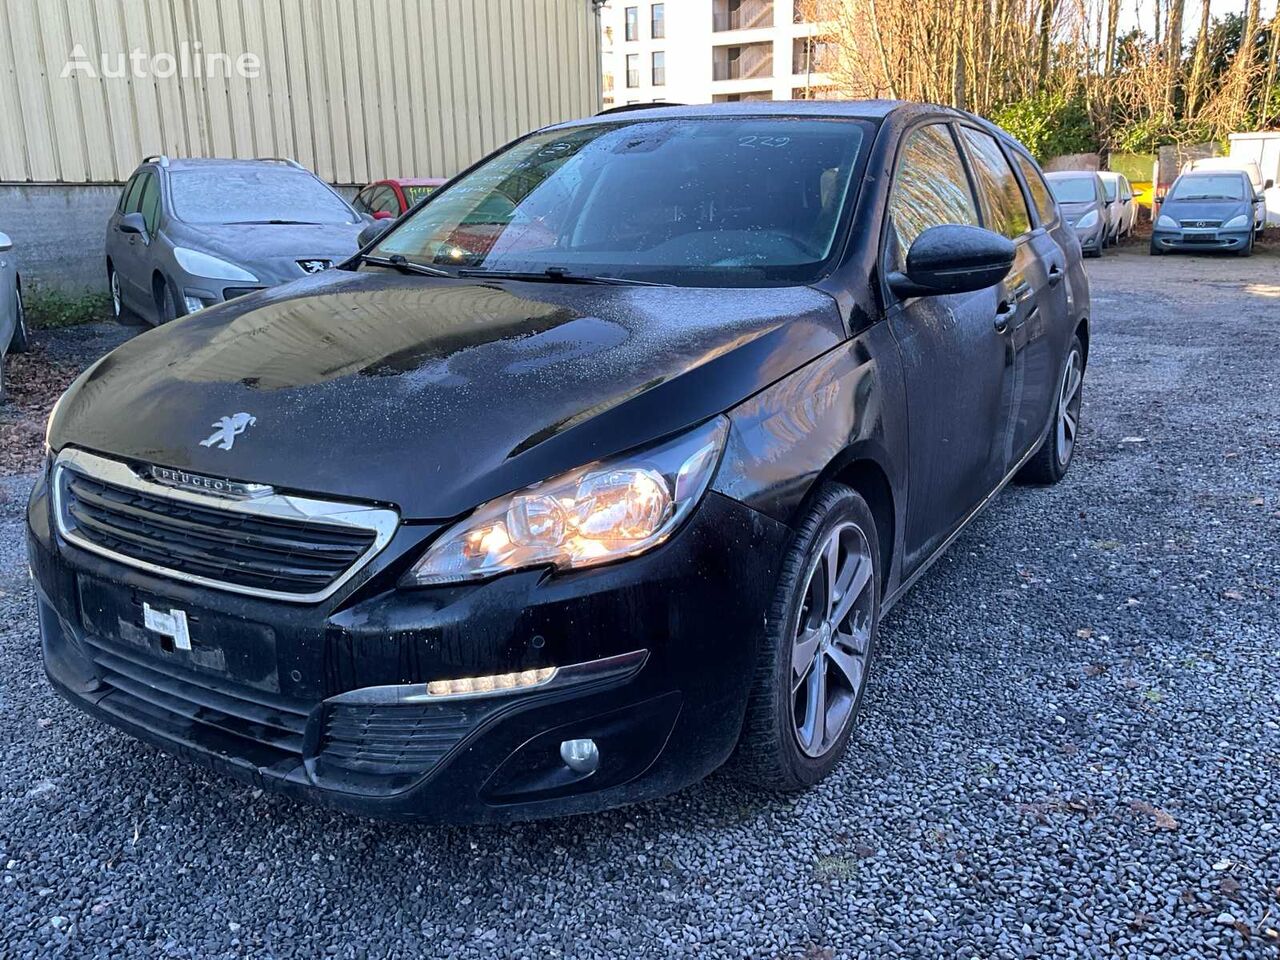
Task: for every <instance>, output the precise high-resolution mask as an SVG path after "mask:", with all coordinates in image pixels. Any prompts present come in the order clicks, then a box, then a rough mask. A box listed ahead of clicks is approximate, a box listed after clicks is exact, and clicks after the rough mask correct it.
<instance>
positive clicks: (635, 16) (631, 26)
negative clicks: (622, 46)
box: [625, 7, 640, 40]
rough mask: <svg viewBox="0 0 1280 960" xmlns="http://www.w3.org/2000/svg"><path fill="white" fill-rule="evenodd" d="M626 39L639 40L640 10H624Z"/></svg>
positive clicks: (629, 8)
mask: <svg viewBox="0 0 1280 960" xmlns="http://www.w3.org/2000/svg"><path fill="white" fill-rule="evenodd" d="M626 18H627V20H626V34H625V36H626V39H628V40H638V39H640V8H639V7H627V9H626Z"/></svg>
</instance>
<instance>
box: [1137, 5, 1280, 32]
mask: <svg viewBox="0 0 1280 960" xmlns="http://www.w3.org/2000/svg"><path fill="white" fill-rule="evenodd" d="M1155 2H1156V0H1123V2H1122V3H1121V6H1120V32H1121V33H1124V32H1125V31H1127V30H1130V29H1132V28H1133V27H1135V26H1137V25H1139V24H1141V25H1142V26H1143V27H1144V28H1146V30H1147V32H1148V33H1150V32H1151V26H1152V24H1153V22H1154V19H1155V18H1154V16H1153V15H1152V11H1153V10H1154V9H1155ZM1244 4H1245V0H1210V15H1211V16H1215V17H1217V16H1222V15H1224V14H1228V13H1243V12H1244ZM1184 9H1185V12H1184V13H1183V15H1182V18H1183V24H1184V31H1185V33H1186V35H1187V36H1188V37H1190V36H1194V35H1195V33H1196V31H1198V30H1199V29H1200V0H1186V7H1185V8H1184ZM1275 12H1276V0H1262V19H1263V20H1268V19H1270V18H1271V17H1272V16H1274V15H1275Z"/></svg>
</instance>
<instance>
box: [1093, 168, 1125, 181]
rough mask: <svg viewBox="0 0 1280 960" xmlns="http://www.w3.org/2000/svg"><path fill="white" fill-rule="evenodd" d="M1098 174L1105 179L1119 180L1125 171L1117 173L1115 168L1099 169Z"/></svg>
mask: <svg viewBox="0 0 1280 960" xmlns="http://www.w3.org/2000/svg"><path fill="white" fill-rule="evenodd" d="M1098 176H1100V177H1101V178H1102V179H1103V180H1119V179H1120V178H1121V177H1123V176H1124V174H1123V173H1116V172H1115V171H1114V170H1099V171H1098Z"/></svg>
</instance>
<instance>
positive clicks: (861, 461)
mask: <svg viewBox="0 0 1280 960" xmlns="http://www.w3.org/2000/svg"><path fill="white" fill-rule="evenodd" d="M828 482H831V483H840V484H843V485H844V486H846V487H849V488H850V489H852V490H854V491H856V492H857V493H858V495H859V496H860V497H862V499H863V500H865V501H866V504H867V507H868V508H869V509H870V510H871V516H872V518H873V519H874V520H875V523H876V539H877V540H878V541H879V545H878V546H879V553H880V591H881V596H885V595H887V593H888V587H889V584H890V583H891V582H892V576H893V573H894V560H895V559H896V558H897V555H898V537H899V532H900V528H901V524H900V522H899V521H900V518H899V499H900V498H899V497H898V496H897V495H896V494H895V493H894V484H893V482H892V480H891V479H890V471H889V470H888V469H887V468H886V467H885V465H884V462H883V457H882V456H880V455H879V454H878V453H877V451H876V450H875V448H874V446H872V445H870V444H856V445H854V446H851V447H849V448H847V449H845V450H844V451H843V452H842V453H841V454H840V455H839V456H837V457H836V458H835V459H834V460H832V461H831V462H830V463H829V464H827V467H826V469H824V470H823V471H822V473H820V474H819V475H818V476H817V478H816V479H815V480H814V482H813V484H812V485H811V486H810V487H809V492H808V494H807V495H806V496H805V498H804V500H803V502H802V503H801V504H800V506H799V507H798V508H797V509H796V512H795V515H794V517H793V523H792V526H794V525H795V520H796V519H798V518H799V517H801V516H803V515H804V511H805V510H807V509H808V507H809V504H810V502H811V501H812V499H813V497H814V495H815V494H816V493H817V491H818V490H820V489H822V486H823V484H825V483H828Z"/></svg>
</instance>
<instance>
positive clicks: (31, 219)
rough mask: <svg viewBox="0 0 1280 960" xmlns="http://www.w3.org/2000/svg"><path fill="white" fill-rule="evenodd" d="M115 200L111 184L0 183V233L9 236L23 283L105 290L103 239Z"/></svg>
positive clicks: (76, 290) (116, 194)
mask: <svg viewBox="0 0 1280 960" xmlns="http://www.w3.org/2000/svg"><path fill="white" fill-rule="evenodd" d="M119 199H120V187H118V186H116V185H114V184H112V185H105V184H93V185H84V186H69V185H67V184H41V185H36V184H0V231H3V232H4V233H7V234H9V236H10V237H12V238H13V243H14V253H16V254H17V258H18V270H19V271H20V272H21V274H22V278H23V283H26V284H30V283H32V281H34V282H36V283H38V284H42V285H44V286H50V287H58V288H59V289H61V290H63V291H65V292H66V293H71V294H75V293H83V292H84V291H86V290H91V291H94V292H98V293H105V292H106V289H107V276H106V267H105V266H104V265H103V262H104V261H103V243H104V238H105V237H106V232H107V218H108V217H109V216H111V210H112V209H113V208H114V207H115V205H116V202H117V201H118V200H119Z"/></svg>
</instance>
